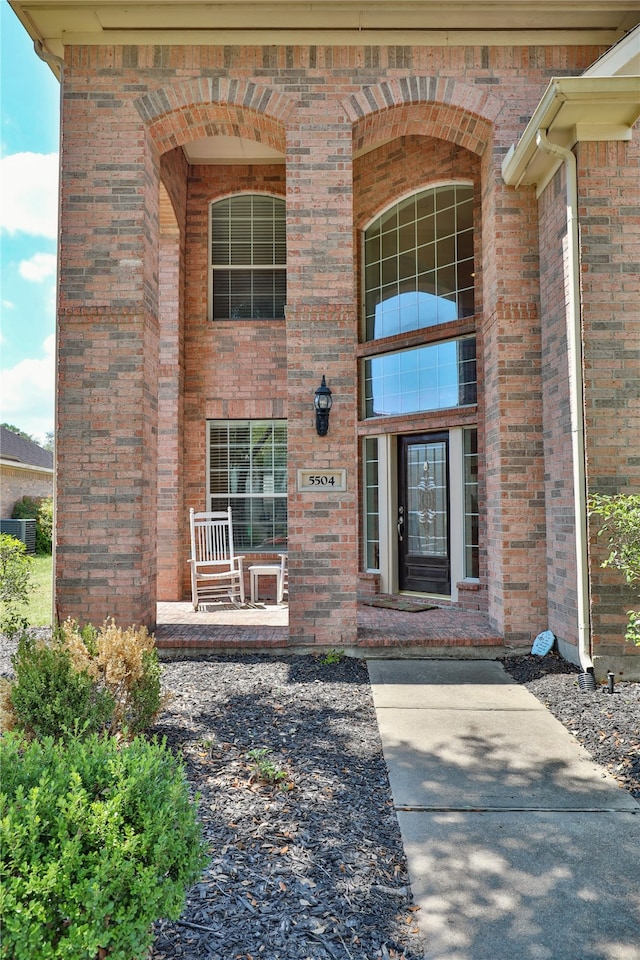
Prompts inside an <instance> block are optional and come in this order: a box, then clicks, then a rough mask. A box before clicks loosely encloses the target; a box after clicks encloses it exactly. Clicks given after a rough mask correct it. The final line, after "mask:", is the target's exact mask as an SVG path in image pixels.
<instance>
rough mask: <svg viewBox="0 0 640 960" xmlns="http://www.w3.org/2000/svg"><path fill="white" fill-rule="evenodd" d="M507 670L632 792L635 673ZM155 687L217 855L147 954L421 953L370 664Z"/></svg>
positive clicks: (639, 760) (215, 662) (270, 668)
mask: <svg viewBox="0 0 640 960" xmlns="http://www.w3.org/2000/svg"><path fill="white" fill-rule="evenodd" d="M9 652H10V650H9V648H8V647H7V645H6V644H1V645H0V672H4V673H7V672H8V671H9V669H10V664H9V661H8V655H9ZM504 665H505V668H506V669H507V670H508V672H509V673H510V674H511V676H512V677H513V678H514V679H515V680H516V681H517V682H519V683H523V684H526V686H527V687H528V688H529V690H531V692H532V693H533V694H534V695H535V696H536V697H538V699H539V700H541V701H542V702H543V703H544V704H545V705H546V706H547V707H548V708H549V710H550V711H551V712H552V713H553V714H554V715H555V716H556V717H557V718H558V719H559V720H560V721H561V722H562V723H563V724H564V725H565V726H566V727H567V728H568V729H569V730H570V731H571V732H572V733H573V734H574V736H575V737H576V739H577V740H579V741H580V743H582V744H583V745H584V746H585V747H586V748H587V749H588V750H589V751H590V753H591V754H592V756H593V757H594V758H595V759H596V760H598V761H599V762H600V763H602V764H603V765H604V766H606V767H607V768H608V769H609V771H610V772H611V773H612V774H613V776H614V777H616V778H617V779H618V780H619V782H620V784H621V786H623V787H624V788H625V789H627V790H628V791H629V792H630V793H631V794H632V795H633V796H635V797H636V798H638V800H640V683H618V684H616V687H615V692H614V693H613V694H609V693H608V692H607V691H606V687H605V688H603V689H598V690H597V691H595V692H586V691H583V690H581V689H580V688H579V684H578V672H579V671H578V670H577V668H575V667H573V666H572V665H570V664H567V663H566V662H565V661H563V660H561V659H560V658H558V657H557V656H554V655H549V656H546V657H542V658H540V657H533V656H530V657H522V658H512V659H507V660H505V661H504ZM164 683H165V686H166V687H167V688H168V689H169V690H170V691H171V693H172V700H171V702H170V703H169V705H168V707H167V710H166V712H165V713H164V714H163V716H162V718H161V721H160V722H159V723H158V725H157V728H156V732H158V733H159V734H161V735H163V736H166V737H167V740H168V741H169V742H170V744H171V745H172V747H173V748H174V749H175V750H176V752H178V753H179V754H180V755H181V756H182V757H183V760H184V762H185V765H186V770H187V774H188V777H189V780H190V782H191V783H192V784H193V786H194V789H195V790H197V791H198V792H199V793H200V795H201V800H200V816H201V819H202V823H203V827H204V832H205V836H206V839H207V841H208V843H209V845H210V850H211V862H210V865H209V867H208V869H207V870H206V871H205V873H204V875H203V877H202V880H201V882H200V883H199V884H197V885H196V887H194V888H193V889H192V890H191V891H190V894H189V898H188V902H187V906H186V909H185V911H184V912H183V915H182V917H181V919H180V921H178V922H177V923H173V922H169V921H160V922H159V923H158V924H157V927H156V940H155V944H154V947H153V949H152V952H151V955H150V960H178V958H181V960H258V958H260V957H264V958H265V960H325V958H329V960H374V958H383V960H420V958H422V956H423V954H422V950H421V944H420V937H419V934H418V928H417V924H416V919H415V918H416V912H415V906H414V904H413V902H412V899H411V890H410V887H409V879H408V875H407V870H406V862H405V858H404V851H403V848H402V843H401V840H400V833H399V829H398V824H397V820H396V817H395V813H394V810H393V803H392V798H391V793H390V790H389V783H388V779H387V772H386V767H385V764H384V761H383V758H382V749H381V743H380V738H379V734H378V729H377V724H376V719H375V711H374V708H373V703H372V698H371V692H370V686H369V681H368V674H367V668H366V664H365V663H364V662H363V661H361V660H352V659H344V660H342V661H340V662H338V663H323V662H322V661H321V660H320V659H318V658H316V657H312V656H306V657H286V656H284V657H272V656H259V655H241V656H237V657H235V656H232V655H228V656H226V657H211V658H207V657H204V658H202V659H199V660H197V661H195V660H189V661H175V662H170V663H165V665H164ZM252 751H253V752H254V753H253V754H252ZM255 751H258V753H255ZM269 779H271V781H272V782H269Z"/></svg>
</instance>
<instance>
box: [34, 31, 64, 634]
mask: <svg viewBox="0 0 640 960" xmlns="http://www.w3.org/2000/svg"><path fill="white" fill-rule="evenodd" d="M33 49H34V50H35V52H36V55H37V56H38V57H39V58H40V60H42V61H43V63H46V64H47V66H49V67H51V69H52V70H53V72H54V74H55V72H56V67H57V69H58V70H59V72H60V119H59V127H58V238H57V248H58V249H57V256H56V349H55V357H54V363H55V376H54V383H55V393H54V398H53V438H54V439H53V510H54V519H53V531H54V536H53V537H52V555H53V564H52V567H53V570H52V578H53V583H52V590H51V597H52V601H51V605H52V609H51V618H52V619H51V622H52V624H53V625H54V626H55V625H56V624H58V623H60V617H59V616H58V604H57V602H56V584H55V577H56V573H55V571H56V536H55V531H56V513H57V509H58V506H57V505H58V496H57V493H58V489H57V488H58V466H57V464H58V304H59V302H60V214H61V201H60V195H61V186H62V94H63V83H64V60H62V59H61V58H60V57H56V56H55V55H54V54H52V53H49V52H48V51H47V50H45V48H44V46H43V45H42V42H41V41H40V40H34V42H33Z"/></svg>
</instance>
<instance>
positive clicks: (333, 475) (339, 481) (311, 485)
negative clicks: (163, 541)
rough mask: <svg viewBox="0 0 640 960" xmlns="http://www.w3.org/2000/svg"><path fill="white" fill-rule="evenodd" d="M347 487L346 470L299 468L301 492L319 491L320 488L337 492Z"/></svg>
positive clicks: (328, 491) (329, 491)
mask: <svg viewBox="0 0 640 960" xmlns="http://www.w3.org/2000/svg"><path fill="white" fill-rule="evenodd" d="M346 489H347V471H346V470H318V469H311V470H298V491H299V492H300V493H317V492H318V491H319V490H325V491H326V492H327V493H336V492H339V491H343V490H346Z"/></svg>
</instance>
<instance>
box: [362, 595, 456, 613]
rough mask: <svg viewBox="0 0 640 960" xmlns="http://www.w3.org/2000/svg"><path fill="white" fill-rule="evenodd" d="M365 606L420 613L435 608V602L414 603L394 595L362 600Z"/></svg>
mask: <svg viewBox="0 0 640 960" xmlns="http://www.w3.org/2000/svg"><path fill="white" fill-rule="evenodd" d="M361 602H362V603H364V604H365V606H367V607H383V608H384V609H385V610H401V611H402V612H403V613H421V612H422V611H423V610H437V609H438V608H437V606H436V605H435V603H414V602H413V601H412V600H399V599H396V598H394V597H372V598H371V600H362V601H361Z"/></svg>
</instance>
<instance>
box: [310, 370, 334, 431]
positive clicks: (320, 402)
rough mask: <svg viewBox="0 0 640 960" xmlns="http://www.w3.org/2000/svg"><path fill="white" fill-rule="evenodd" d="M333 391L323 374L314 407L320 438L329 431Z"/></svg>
mask: <svg viewBox="0 0 640 960" xmlns="http://www.w3.org/2000/svg"><path fill="white" fill-rule="evenodd" d="M332 402H333V401H332V400H331V390H329V387H328V386H327V382H326V380H325V378H324V374H322V383H321V384H320V386H319V387H318V389H317V390H316V392H315V396H314V398H313V405H314V407H315V408H316V430H317V432H318V436H319V437H324V436H325V435H326V433H327V432H328V430H329V411H330V410H331V404H332Z"/></svg>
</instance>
